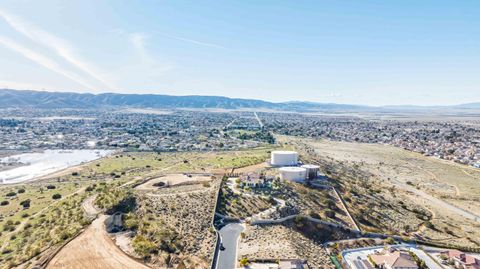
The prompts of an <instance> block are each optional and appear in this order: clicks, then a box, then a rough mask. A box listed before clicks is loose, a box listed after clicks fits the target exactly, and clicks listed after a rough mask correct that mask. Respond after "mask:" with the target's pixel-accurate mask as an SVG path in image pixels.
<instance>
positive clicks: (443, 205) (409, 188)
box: [391, 179, 480, 222]
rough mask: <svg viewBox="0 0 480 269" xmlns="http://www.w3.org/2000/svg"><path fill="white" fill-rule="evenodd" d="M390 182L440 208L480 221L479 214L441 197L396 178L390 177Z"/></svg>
mask: <svg viewBox="0 0 480 269" xmlns="http://www.w3.org/2000/svg"><path fill="white" fill-rule="evenodd" d="M391 181H392V182H394V183H395V184H396V185H397V186H399V187H401V188H403V189H405V190H407V191H410V192H412V193H414V194H416V195H418V196H420V197H422V198H423V199H425V200H428V201H429V202H431V203H433V204H436V205H437V206H438V207H440V208H444V209H447V210H450V211H451V212H453V213H456V214H458V215H461V216H463V217H465V218H467V219H471V220H474V221H477V222H480V216H478V215H475V214H473V213H471V212H469V211H466V210H464V209H461V208H459V207H456V206H454V205H452V204H450V203H447V202H445V201H443V200H441V199H438V198H436V197H433V196H431V195H429V194H427V193H425V192H423V191H421V190H418V189H416V188H414V187H412V186H409V185H407V184H404V183H403V182H401V181H399V180H397V179H391Z"/></svg>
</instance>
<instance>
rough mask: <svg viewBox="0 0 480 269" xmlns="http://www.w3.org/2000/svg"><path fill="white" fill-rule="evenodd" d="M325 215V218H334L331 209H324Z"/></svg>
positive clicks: (333, 212)
mask: <svg viewBox="0 0 480 269" xmlns="http://www.w3.org/2000/svg"><path fill="white" fill-rule="evenodd" d="M325 216H326V217H327V218H331V219H334V218H335V211H333V210H325Z"/></svg>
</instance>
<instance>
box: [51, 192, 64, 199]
mask: <svg viewBox="0 0 480 269" xmlns="http://www.w3.org/2000/svg"><path fill="white" fill-rule="evenodd" d="M60 198H62V195H61V194H60V193H55V194H54V195H52V199H53V200H58V199H60Z"/></svg>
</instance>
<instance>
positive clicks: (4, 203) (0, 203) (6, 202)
mask: <svg viewBox="0 0 480 269" xmlns="http://www.w3.org/2000/svg"><path fill="white" fill-rule="evenodd" d="M8 204H10V202H9V201H7V200H4V201H1V202H0V206H6V205H8Z"/></svg>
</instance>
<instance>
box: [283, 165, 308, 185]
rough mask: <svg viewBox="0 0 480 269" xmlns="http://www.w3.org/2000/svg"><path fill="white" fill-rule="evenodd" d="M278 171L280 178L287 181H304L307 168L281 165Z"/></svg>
mask: <svg viewBox="0 0 480 269" xmlns="http://www.w3.org/2000/svg"><path fill="white" fill-rule="evenodd" d="M278 171H279V172H280V179H282V180H289V181H297V182H298V181H304V180H305V178H306V177H307V169H305V168H303V167H295V166H289V167H282V168H280V169H278Z"/></svg>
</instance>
